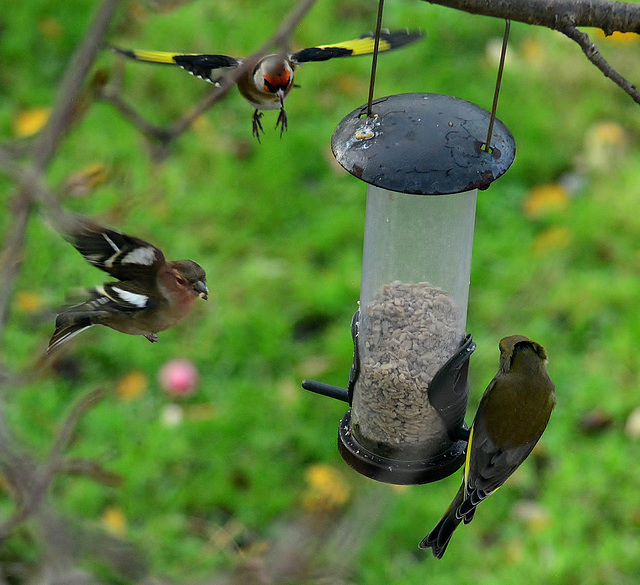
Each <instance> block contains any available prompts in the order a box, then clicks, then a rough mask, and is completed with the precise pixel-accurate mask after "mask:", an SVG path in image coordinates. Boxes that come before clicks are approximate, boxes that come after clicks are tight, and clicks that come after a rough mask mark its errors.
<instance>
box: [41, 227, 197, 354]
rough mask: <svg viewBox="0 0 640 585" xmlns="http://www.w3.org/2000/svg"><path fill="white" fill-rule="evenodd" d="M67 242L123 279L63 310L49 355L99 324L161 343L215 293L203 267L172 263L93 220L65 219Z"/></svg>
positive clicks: (146, 245)
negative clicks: (195, 306) (198, 301)
mask: <svg viewBox="0 0 640 585" xmlns="http://www.w3.org/2000/svg"><path fill="white" fill-rule="evenodd" d="M58 229H59V230H60V231H61V232H62V235H63V237H64V238H65V239H66V240H67V241H69V242H70V243H71V244H72V245H73V246H74V247H75V248H76V249H77V250H78V251H79V252H80V253H81V254H82V255H83V256H84V258H85V260H86V261H87V262H89V264H92V265H93V266H95V267H96V268H100V270H104V271H105V272H107V273H109V274H110V275H111V276H113V277H114V278H116V279H117V282H107V283H105V284H102V285H100V286H96V287H95V288H93V289H90V290H88V291H87V293H88V294H89V299H88V300H86V301H84V302H81V303H78V304H76V305H70V306H65V307H62V308H61V309H60V312H59V314H58V316H57V318H56V329H55V331H54V333H53V336H52V337H51V340H50V341H49V347H48V349H47V352H51V351H53V350H54V349H56V348H58V347H60V346H61V345H62V344H63V343H65V342H66V341H68V340H69V339H71V338H72V337H74V336H76V335H78V334H79V333H81V332H82V331H84V330H85V329H88V328H89V327H92V326H93V325H105V326H107V327H111V328H112V329H115V330H116V331H120V332H122V333H128V334H130V335H144V336H145V337H146V338H147V339H148V340H149V341H157V339H158V335H157V333H158V332H159V331H163V330H165V329H168V328H169V327H172V326H173V325H175V324H176V323H178V322H179V321H180V320H182V319H183V318H184V317H185V316H186V315H187V314H188V312H189V310H190V309H191V306H192V305H193V303H194V301H195V299H197V298H198V297H200V298H203V299H205V300H206V299H207V297H208V293H209V290H208V289H207V285H206V274H205V271H204V269H203V268H202V266H200V265H199V264H198V263H197V262H194V261H193V260H178V261H173V262H170V261H167V260H166V259H165V256H164V254H163V253H162V251H160V250H159V249H158V248H156V247H155V246H153V245H151V244H149V243H148V242H145V241H144V240H141V239H140V238H136V237H133V236H128V235H126V234H123V233H121V232H118V231H116V230H112V229H108V228H105V227H102V226H100V225H98V224H96V223H93V222H91V221H89V220H87V219H84V218H79V217H66V216H65V217H64V219H63V221H62V224H61V225H58Z"/></svg>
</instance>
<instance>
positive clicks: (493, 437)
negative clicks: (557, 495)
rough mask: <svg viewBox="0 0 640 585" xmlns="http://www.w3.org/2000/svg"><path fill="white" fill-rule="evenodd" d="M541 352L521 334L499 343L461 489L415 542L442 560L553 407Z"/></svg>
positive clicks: (514, 465) (552, 392)
mask: <svg viewBox="0 0 640 585" xmlns="http://www.w3.org/2000/svg"><path fill="white" fill-rule="evenodd" d="M546 364H547V354H546V352H545V350H544V348H543V347H542V346H541V345H539V344H538V343H536V342H535V341H531V340H530V339H528V338H526V337H524V336H522V335H514V336H511V337H505V338H504V339H502V340H501V341H500V368H499V369H498V373H497V374H496V375H495V377H494V378H493V380H491V382H490V384H489V386H488V387H487V389H486V390H485V393H484V395H483V396H482V399H481V400H480V405H479V406H478V411H477V412H476V416H475V419H474V421H473V424H472V426H471V430H470V435H469V444H468V445H467V458H466V462H465V468H464V477H463V481H462V485H461V486H460V490H459V491H458V493H457V494H456V497H455V498H454V500H453V502H452V503H451V505H450V506H449V508H448V509H447V511H446V512H445V514H444V516H443V517H442V519H441V520H440V522H438V524H437V525H436V527H435V528H434V529H433V530H432V531H431V532H430V533H429V535H427V536H426V537H425V538H424V539H423V540H422V542H421V543H420V548H431V550H432V552H433V556H435V557H436V558H438V559H439V558H442V555H444V552H445V550H446V548H447V545H448V544H449V540H450V539H451V536H452V535H453V532H454V530H455V529H456V528H457V527H458V525H459V524H460V522H464V523H465V524H468V523H469V522H471V520H473V515H474V514H475V511H476V507H477V506H478V504H479V503H480V502H482V501H483V500H484V499H485V498H487V497H489V496H490V495H491V494H492V493H493V492H495V491H496V490H497V489H498V488H499V487H500V486H501V485H502V484H503V483H504V482H505V481H507V479H508V478H509V476H511V474H513V472H514V471H515V470H516V469H517V468H518V467H519V466H520V465H521V464H522V462H523V461H524V460H525V459H526V458H527V457H528V455H529V453H531V451H532V450H533V448H534V446H535V444H536V443H537V442H538V440H539V439H540V437H541V436H542V433H543V432H544V430H545V428H546V427H547V423H548V422H549V417H550V416H551V411H552V410H553V408H554V406H555V404H556V398H555V386H554V384H553V382H552V381H551V379H550V378H549V375H548V374H547V368H546Z"/></svg>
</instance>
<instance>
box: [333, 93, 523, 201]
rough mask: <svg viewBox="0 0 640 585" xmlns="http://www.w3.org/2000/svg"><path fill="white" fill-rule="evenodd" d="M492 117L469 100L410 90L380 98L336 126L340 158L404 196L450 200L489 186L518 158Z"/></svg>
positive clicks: (504, 131)
mask: <svg viewBox="0 0 640 585" xmlns="http://www.w3.org/2000/svg"><path fill="white" fill-rule="evenodd" d="M490 118H491V114H490V113H489V112H487V111H486V110H484V109H483V108H481V107H480V106H477V105H476V104H473V103H471V102H468V101H466V100H463V99H460V98H456V97H452V96H446V95H440V94H433V93H405V94H397V95H392V96H388V97H383V98H380V99H377V100H375V101H374V102H373V103H372V108H371V116H367V106H366V105H365V106H362V107H360V108H358V109H356V110H354V111H353V112H351V113H350V114H349V115H347V116H346V117H345V118H344V119H343V120H342V121H341V122H340V123H339V124H338V127H337V128H336V129H335V131H334V133H333V137H332V139H331V149H332V151H333V154H334V156H335V157H336V160H337V161H338V162H339V163H340V164H341V165H342V166H343V167H344V168H345V169H346V170H347V171H349V172H350V173H351V174H352V175H355V176H356V177H358V178H359V179H362V180H363V181H365V182H367V183H370V184H372V185H375V186H377V187H381V188H383V189H387V190H390V191H399V192H402V193H414V194H419V195H444V194H447V193H460V192H462V191H470V190H472V189H486V188H487V187H488V186H489V185H490V184H491V183H492V182H493V181H495V180H496V179H497V178H498V177H500V176H501V175H502V174H504V173H505V172H506V170H507V169H508V168H509V167H510V166H511V163H512V162H513V160H514V158H515V151H516V145H515V140H514V138H513V136H512V134H511V132H509V130H508V129H507V127H506V126H505V125H504V124H503V123H502V122H501V121H500V120H498V119H496V120H495V123H494V127H493V133H492V138H491V144H490V146H491V148H490V149H489V150H485V149H484V143H485V141H486V139H487V131H488V127H489V120H490Z"/></svg>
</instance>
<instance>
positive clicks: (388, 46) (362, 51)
mask: <svg viewBox="0 0 640 585" xmlns="http://www.w3.org/2000/svg"><path fill="white" fill-rule="evenodd" d="M375 36H376V35H375V34H374V33H367V34H364V35H362V36H361V37H360V38H359V39H353V40H352V41H343V42H341V43H335V44H333V45H319V46H317V47H309V48H308V49H302V50H301V51H297V52H295V53H292V54H291V55H290V56H289V59H290V60H291V61H293V62H294V63H308V62H310V61H328V60H329V59H335V58H336V57H356V56H358V55H370V54H371V53H373V49H374V46H375ZM422 36H423V35H422V33H421V32H420V31H409V30H402V31H390V30H383V31H382V32H381V34H380V45H379V51H390V50H392V49H398V48H400V47H404V46H405V45H409V44H411V43H414V42H415V41H417V40H418V39H420V38H422Z"/></svg>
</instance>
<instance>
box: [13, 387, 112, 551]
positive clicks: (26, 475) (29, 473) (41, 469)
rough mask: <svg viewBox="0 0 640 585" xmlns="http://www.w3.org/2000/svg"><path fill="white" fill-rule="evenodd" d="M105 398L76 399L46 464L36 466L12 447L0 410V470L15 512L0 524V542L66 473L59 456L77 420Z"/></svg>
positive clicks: (35, 509) (95, 393) (37, 507)
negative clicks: (7, 485) (12, 500)
mask: <svg viewBox="0 0 640 585" xmlns="http://www.w3.org/2000/svg"><path fill="white" fill-rule="evenodd" d="M106 395H107V392H106V391H105V390H104V389H103V388H98V389H97V390H93V391H92V392H89V393H88V394H85V395H84V396H83V397H82V398H80V400H78V401H77V402H76V403H75V405H74V406H73V408H72V409H71V412H70V413H69V415H68V416H67V418H66V419H65V420H64V422H63V424H62V426H61V428H60V431H59V433H58V437H57V438H56V441H55V443H54V445H53V447H52V448H51V451H50V453H49V457H48V459H47V461H46V463H44V464H42V465H39V464H37V463H36V462H35V461H34V460H33V458H32V457H31V456H30V455H28V454H27V453H18V452H16V451H15V449H14V447H13V445H12V442H13V441H12V437H11V436H10V435H9V430H8V426H7V423H6V420H5V417H4V412H3V411H2V409H0V470H2V472H3V475H4V477H5V479H6V480H7V482H8V483H9V485H10V486H11V489H12V492H13V493H15V494H16V506H17V508H16V510H15V511H14V513H13V514H12V515H11V516H10V517H9V518H8V519H7V520H6V521H5V522H3V523H2V524H0V542H2V540H3V539H4V538H6V537H7V536H8V535H9V534H10V533H11V531H12V530H13V528H15V527H16V526H17V525H18V524H20V523H21V522H22V521H24V520H26V519H27V518H28V517H30V516H32V515H34V514H36V513H37V512H38V511H39V510H40V507H41V505H42V502H43V501H44V499H45V497H46V495H47V493H48V491H49V487H50V485H51V482H52V481H53V479H54V478H55V476H56V475H57V474H58V473H59V472H61V471H66V470H67V462H66V461H64V460H63V453H64V451H65V449H67V447H68V446H69V444H70V442H71V439H72V438H73V435H74V432H75V430H76V428H77V426H78V422H79V421H80V419H81V418H82V417H83V416H84V415H85V414H86V413H87V412H88V411H89V410H90V409H91V408H93V407H94V406H95V405H96V404H97V403H98V402H99V401H100V400H102V399H103V398H104V397H105V396H106Z"/></svg>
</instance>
